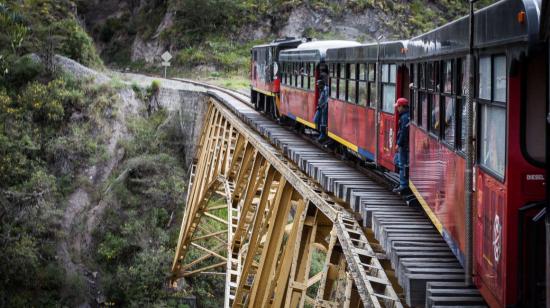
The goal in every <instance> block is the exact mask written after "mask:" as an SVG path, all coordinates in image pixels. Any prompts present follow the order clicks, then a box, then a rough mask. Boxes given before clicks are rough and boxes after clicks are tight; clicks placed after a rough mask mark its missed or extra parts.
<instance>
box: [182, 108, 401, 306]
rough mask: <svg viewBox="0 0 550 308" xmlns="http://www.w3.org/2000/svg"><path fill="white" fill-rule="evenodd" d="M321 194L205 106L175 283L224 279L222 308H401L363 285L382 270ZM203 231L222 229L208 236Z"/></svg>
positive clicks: (255, 137) (351, 224)
mask: <svg viewBox="0 0 550 308" xmlns="http://www.w3.org/2000/svg"><path fill="white" fill-rule="evenodd" d="M319 191H322V188H321V187H320V186H319V185H318V184H316V183H315V182H313V181H311V180H309V179H307V177H306V176H305V175H304V174H303V173H301V171H299V169H298V168H296V167H295V166H294V165H293V164H292V163H291V162H289V161H288V160H286V159H285V158H283V157H282V155H280V154H278V153H277V151H276V150H275V149H274V148H273V147H272V146H271V145H269V144H267V143H266V142H265V141H263V139H261V137H260V135H259V134H257V133H256V132H255V131H253V130H251V129H250V128H249V127H248V126H246V125H244V124H242V122H240V121H239V120H238V118H237V117H236V116H235V115H234V114H232V113H231V112H230V111H229V110H228V109H227V108H226V107H224V106H223V104H221V103H219V102H216V101H213V100H211V101H210V102H209V106H208V109H207V112H206V117H205V120H204V125H203V127H202V134H201V139H200V144H199V145H198V149H197V152H196V156H195V160H194V163H193V166H192V172H191V176H190V183H189V190H188V192H187V193H188V195H187V205H186V208H185V213H184V218H183V221H182V225H181V231H180V235H179V238H178V245H177V248H176V253H175V256H174V262H173V264H172V274H173V277H172V282H173V283H174V284H176V283H177V281H178V279H179V278H180V277H187V276H191V275H200V274H201V273H203V272H206V271H207V270H208V271H212V270H215V271H216V270H217V271H220V273H222V272H221V271H223V270H225V273H226V292H225V296H226V298H225V306H226V307H281V306H286V307H288V306H290V307H303V306H304V305H305V304H306V303H312V304H314V305H317V306H320V307H337V306H339V305H342V304H345V305H346V306H352V307H357V306H358V304H357V303H359V300H361V301H362V302H363V305H364V306H372V307H382V306H385V307H398V308H400V307H402V306H401V304H400V302H399V300H398V298H397V295H396V294H395V291H394V290H393V288H392V287H391V285H390V284H389V282H388V287H387V288H386V289H384V291H383V294H382V295H384V296H385V297H384V303H382V302H380V301H379V300H378V298H377V297H376V296H377V294H376V292H380V291H378V290H376V291H375V290H374V289H373V288H372V287H371V286H370V282H369V277H371V276H372V275H375V274H373V273H368V272H366V271H367V269H368V268H376V269H381V266H380V264H379V262H378V260H377V259H376V256H375V254H374V252H373V251H372V249H371V248H370V246H369V244H368V241H367V240H366V237H365V236H364V235H362V236H361V237H359V238H357V236H356V235H355V234H356V233H357V232H362V231H361V227H360V226H359V225H358V224H357V222H356V221H355V220H354V218H353V216H352V215H351V214H350V213H348V212H346V211H345V210H344V207H343V206H342V205H340V204H339V203H338V201H337V200H333V199H332V198H331V197H330V196H329V195H327V194H325V193H319ZM223 203H225V207H224V206H223V205H222V204H223ZM224 209H226V210H224ZM205 222H208V223H209V225H212V224H217V225H219V226H220V227H219V228H220V229H219V230H210V229H212V228H206V227H204V226H203V225H204V223H205ZM350 234H353V235H354V239H353V240H352V238H351V237H350ZM220 242H221V243H220ZM335 247H338V249H337V250H336V249H335ZM190 250H195V251H196V252H200V254H198V255H199V257H197V258H194V259H193V258H191V257H190V256H191V255H197V254H188V252H189V251H190ZM319 253H322V254H325V256H326V257H325V264H324V265H325V266H324V268H325V270H324V271H321V272H319V273H317V274H316V275H312V276H310V268H311V262H312V259H313V256H314V255H315V254H319ZM362 253H368V254H369V256H368V258H369V259H370V260H372V261H371V262H370V263H369V264H367V265H368V266H369V267H365V266H364V264H362V262H363V261H361V260H360V259H359V256H358V255H359V254H362ZM350 262H351V263H350ZM376 262H378V263H376ZM378 272H382V274H383V271H377V272H376V275H377V276H372V277H375V278H377V279H386V280H387V277H385V276H380V275H382V274H379V273H378ZM211 273H212V272H208V274H211ZM384 275H385V274H384ZM317 285H318V286H319V289H318V290H319V291H318V292H317V296H316V298H309V297H308V296H307V294H308V290H310V288H312V287H314V286H317ZM369 292H370V293H372V294H369ZM310 294H311V292H310ZM379 295H380V294H378V296H379ZM387 298H389V299H390V300H389V301H388V300H386V299H387Z"/></svg>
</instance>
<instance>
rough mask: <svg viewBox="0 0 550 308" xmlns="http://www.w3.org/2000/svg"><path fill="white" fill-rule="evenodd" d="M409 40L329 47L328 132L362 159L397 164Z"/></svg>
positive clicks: (407, 92) (327, 56)
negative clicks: (399, 102)
mask: <svg viewBox="0 0 550 308" xmlns="http://www.w3.org/2000/svg"><path fill="white" fill-rule="evenodd" d="M405 55H406V42H403V41H397V42H384V43H380V44H369V45H361V46H356V47H348V48H338V49H329V50H327V55H326V64H327V65H328V67H329V71H330V99H329V112H328V135H329V137H330V138H332V139H334V140H336V141H337V142H339V143H341V144H342V145H344V146H345V147H346V148H347V149H349V150H351V151H352V153H355V154H356V155H357V156H360V157H361V158H362V159H366V160H370V161H374V162H376V163H377V165H379V166H382V167H384V168H386V169H388V170H393V169H394V168H395V166H394V162H393V158H394V153H395V136H396V129H395V122H396V119H395V110H394V109H395V108H394V104H395V101H396V99H397V98H398V97H408V95H409V91H408V78H409V74H408V71H407V66H406V65H405Z"/></svg>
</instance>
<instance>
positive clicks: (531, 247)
mask: <svg viewBox="0 0 550 308" xmlns="http://www.w3.org/2000/svg"><path fill="white" fill-rule="evenodd" d="M539 6H540V2H539V1H536V0H523V1H518V0H513V1H512V0H510V1H501V2H498V3H496V4H494V5H492V6H489V7H487V8H485V9H483V10H481V11H479V12H476V14H475V19H474V20H475V26H474V29H475V30H474V49H475V51H474V58H475V63H476V64H475V71H473V72H470V73H471V74H474V76H475V89H471V90H473V91H475V114H476V116H475V121H474V123H475V125H474V132H475V137H474V140H475V149H476V151H475V164H474V168H473V179H472V180H473V181H474V183H475V185H474V190H475V191H474V198H473V199H474V212H473V217H469V219H472V222H473V238H472V240H473V267H474V268H473V271H474V272H473V280H474V283H475V284H476V285H477V287H478V288H479V289H480V291H481V293H482V295H483V296H484V298H485V299H486V300H487V302H488V303H489V304H490V305H491V306H492V307H505V306H513V305H519V306H524V307H534V306H538V305H540V304H541V302H542V303H543V300H544V295H543V294H544V290H541V288H544V285H545V284H544V272H545V270H544V269H545V268H546V267H545V261H544V255H545V251H544V247H545V246H544V238H545V237H544V236H545V235H544V224H543V223H541V220H540V219H539V220H537V218H536V217H537V216H538V214H539V213H540V211H541V209H542V207H543V206H544V203H543V202H541V201H542V200H544V198H545V170H544V166H545V141H546V136H545V114H546V102H545V97H546V88H547V85H546V84H545V82H546V80H547V75H546V74H547V73H546V68H545V67H546V64H547V63H546V62H547V58H546V55H545V53H544V46H541V44H540V40H539V37H538V31H539V21H540V16H539V14H540V7H539ZM468 54H469V19H468V18H467V17H465V18H462V19H459V20H457V21H455V22H452V23H450V24H447V25H445V26H443V27H441V28H438V29H436V30H434V31H431V32H429V33H427V34H424V35H421V36H419V37H416V38H413V39H411V40H410V41H409V44H408V53H407V59H408V60H407V61H408V65H409V71H410V72H411V80H412V81H413V87H412V90H411V95H410V97H411V103H412V107H411V123H412V124H411V127H410V187H411V188H412V190H413V192H414V194H415V195H416V197H417V199H418V200H419V201H420V203H421V204H422V207H423V208H424V210H425V211H426V212H427V214H428V216H429V217H430V218H431V220H432V221H433V223H434V224H435V226H436V227H437V228H438V230H439V231H440V232H441V233H442V235H443V237H444V238H445V240H446V241H447V243H448V244H449V245H450V247H451V248H452V250H453V252H454V253H455V255H456V256H457V257H458V259H459V260H460V262H461V263H463V264H464V260H465V249H466V247H465V244H466V241H467V239H466V231H465V230H466V229H465V228H466V219H468V217H467V216H466V215H465V194H466V192H465V189H464V183H465V176H467V175H466V172H465V170H466V158H465V157H466V156H465V145H466V139H465V138H466V123H467V122H466V116H465V115H466V97H467V93H468V78H469V77H468V76H469V75H468V74H469V72H468V69H467V65H466V63H467V61H466V57H467V56H468Z"/></svg>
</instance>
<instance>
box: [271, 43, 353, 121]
mask: <svg viewBox="0 0 550 308" xmlns="http://www.w3.org/2000/svg"><path fill="white" fill-rule="evenodd" d="M357 45H359V43H357V42H351V41H315V42H308V43H304V44H301V45H300V46H298V48H295V49H289V50H285V51H283V52H281V54H280V56H279V61H280V63H281V66H282V77H281V93H280V105H279V112H280V113H281V115H284V116H286V117H288V118H291V119H293V120H294V121H296V122H299V123H301V124H303V125H305V126H307V127H310V128H313V129H316V127H315V126H316V125H315V123H314V121H313V117H314V115H315V111H316V109H317V100H318V97H319V93H318V89H317V87H316V86H315V84H316V81H317V78H318V77H319V74H320V70H326V66H324V65H323V64H324V62H325V55H326V50H327V49H329V48H335V47H347V46H357Z"/></svg>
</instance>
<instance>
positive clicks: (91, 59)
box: [53, 18, 101, 67]
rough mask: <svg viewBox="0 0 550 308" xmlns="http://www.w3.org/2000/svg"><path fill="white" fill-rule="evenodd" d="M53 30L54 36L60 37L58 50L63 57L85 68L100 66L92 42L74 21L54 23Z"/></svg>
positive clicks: (66, 20)
mask: <svg viewBox="0 0 550 308" xmlns="http://www.w3.org/2000/svg"><path fill="white" fill-rule="evenodd" d="M53 28H54V31H55V34H57V35H59V36H61V37H62V41H61V44H60V47H59V49H60V52H61V53H62V54H63V55H65V56H67V57H69V58H71V59H73V60H75V61H77V62H79V63H81V64H83V65H86V66H91V67H100V66H101V59H100V58H99V56H98V55H97V52H96V50H95V46H94V42H93V41H92V39H91V38H90V37H89V36H88V34H87V33H86V32H85V31H84V30H83V29H82V27H80V25H79V24H78V22H77V21H76V20H75V19H72V18H70V19H65V20H62V21H59V22H56V23H54V24H53Z"/></svg>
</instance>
